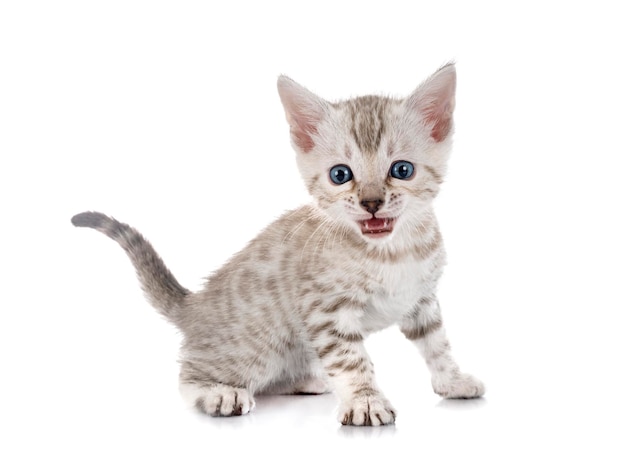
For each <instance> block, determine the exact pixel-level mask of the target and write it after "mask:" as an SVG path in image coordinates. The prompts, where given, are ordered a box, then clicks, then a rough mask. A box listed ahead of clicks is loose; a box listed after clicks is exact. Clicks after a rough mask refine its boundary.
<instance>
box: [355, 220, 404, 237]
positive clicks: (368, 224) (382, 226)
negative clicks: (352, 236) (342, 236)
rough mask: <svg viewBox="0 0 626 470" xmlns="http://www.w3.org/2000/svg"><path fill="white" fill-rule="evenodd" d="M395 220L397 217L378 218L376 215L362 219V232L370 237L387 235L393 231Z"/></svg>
mask: <svg viewBox="0 0 626 470" xmlns="http://www.w3.org/2000/svg"><path fill="white" fill-rule="evenodd" d="M395 220H396V219H377V218H376V217H372V218H371V219H367V220H361V221H359V225H360V226H361V233H362V234H363V235H365V236H366V237H370V238H382V237H386V236H387V235H389V234H390V233H391V232H392V230H393V225H394V222H395Z"/></svg>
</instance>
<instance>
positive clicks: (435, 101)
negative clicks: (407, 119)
mask: <svg viewBox="0 0 626 470" xmlns="http://www.w3.org/2000/svg"><path fill="white" fill-rule="evenodd" d="M455 91H456V68H455V67H454V64H453V63H450V64H447V65H445V66H443V67H441V68H440V69H439V70H437V71H436V72H435V73H434V74H433V75H431V76H430V77H429V78H428V79H427V80H426V81H425V82H424V83H422V84H421V85H420V86H419V87H418V88H417V89H416V90H415V91H414V92H413V94H411V95H410V96H409V97H408V98H407V99H406V104H407V105H408V106H409V108H411V109H412V110H413V111H416V112H417V113H418V114H419V115H420V116H421V117H422V119H423V120H424V122H425V123H426V125H427V126H428V127H429V128H430V135H431V137H432V138H433V139H434V140H435V141H436V142H441V141H443V140H445V139H446V137H448V135H450V134H451V131H452V113H453V112H454V93H455Z"/></svg>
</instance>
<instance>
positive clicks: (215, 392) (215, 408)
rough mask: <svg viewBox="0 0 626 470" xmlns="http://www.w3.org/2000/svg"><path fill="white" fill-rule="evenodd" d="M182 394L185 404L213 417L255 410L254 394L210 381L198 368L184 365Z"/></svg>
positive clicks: (181, 374)
mask: <svg viewBox="0 0 626 470" xmlns="http://www.w3.org/2000/svg"><path fill="white" fill-rule="evenodd" d="M179 389H180V394H181V396H182V397H183V399H184V400H185V402H186V403H187V404H188V405H189V406H192V407H195V408H196V409H197V410H199V411H201V412H202V413H206V414H208V415H211V416H240V415H245V414H247V413H249V412H250V411H251V410H252V409H253V408H254V405H255V403H254V398H253V396H252V393H250V391H249V390H247V389H246V388H244V387H234V386H231V385H226V384H223V383H219V382H216V381H214V380H211V379H209V378H208V377H207V376H206V375H205V374H202V373H199V372H198V369H197V368H196V367H193V366H191V365H190V364H185V363H183V365H182V368H181V372H180V386H179Z"/></svg>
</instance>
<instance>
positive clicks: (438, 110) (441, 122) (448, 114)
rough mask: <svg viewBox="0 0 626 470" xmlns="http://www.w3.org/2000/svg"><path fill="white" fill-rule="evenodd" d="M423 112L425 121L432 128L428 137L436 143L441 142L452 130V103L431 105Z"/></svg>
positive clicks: (445, 102)
mask: <svg viewBox="0 0 626 470" xmlns="http://www.w3.org/2000/svg"><path fill="white" fill-rule="evenodd" d="M424 111H425V113H424V114H425V121H426V122H427V123H428V124H430V125H431V126H432V128H431V131H430V136H431V137H432V138H433V139H435V141H436V142H441V141H442V140H444V139H445V138H446V137H447V136H448V134H449V133H450V130H451V129H452V111H453V106H452V103H450V101H444V102H442V103H433V106H432V108H430V109H425V110H424Z"/></svg>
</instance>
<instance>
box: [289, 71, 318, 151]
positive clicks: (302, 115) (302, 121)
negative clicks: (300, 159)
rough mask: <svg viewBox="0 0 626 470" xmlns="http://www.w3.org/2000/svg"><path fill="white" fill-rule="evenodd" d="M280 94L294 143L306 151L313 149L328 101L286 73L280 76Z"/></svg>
mask: <svg viewBox="0 0 626 470" xmlns="http://www.w3.org/2000/svg"><path fill="white" fill-rule="evenodd" d="M278 94H279V95H280V100H281V101H282V103H283V107H284V108H285V115H286V117H287V122H288V123H289V127H290V129H291V139H292V141H293V143H294V145H295V146H296V147H298V148H299V149H300V150H302V151H303V152H305V153H306V152H309V151H311V150H313V147H315V142H314V136H315V135H316V134H317V130H318V126H319V124H320V122H321V121H322V119H323V118H324V116H325V115H326V113H327V112H328V103H327V102H326V101H324V100H323V99H321V98H319V97H318V96H316V95H314V94H313V93H311V92H310V91H309V90H307V89H306V88H304V87H303V86H302V85H299V84H298V83H296V82H294V81H293V80H292V79H291V78H289V77H287V76H285V75H281V76H280V77H278Z"/></svg>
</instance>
